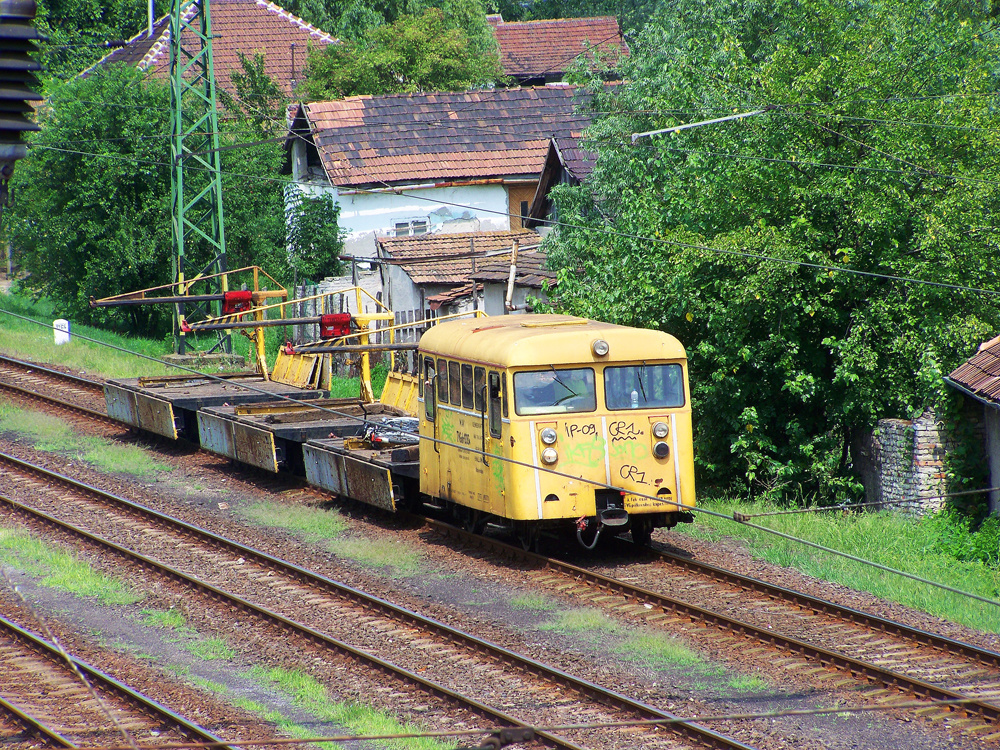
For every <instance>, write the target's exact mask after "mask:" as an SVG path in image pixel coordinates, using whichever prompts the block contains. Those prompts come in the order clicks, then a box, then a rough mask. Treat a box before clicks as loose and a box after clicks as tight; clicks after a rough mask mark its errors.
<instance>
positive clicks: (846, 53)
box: [551, 0, 1000, 496]
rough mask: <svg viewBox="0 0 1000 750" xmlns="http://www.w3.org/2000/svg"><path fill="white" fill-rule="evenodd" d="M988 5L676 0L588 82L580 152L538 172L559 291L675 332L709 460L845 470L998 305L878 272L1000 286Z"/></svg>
mask: <svg viewBox="0 0 1000 750" xmlns="http://www.w3.org/2000/svg"><path fill="white" fill-rule="evenodd" d="M988 21H989V19H988V18H987V17H986V15H985V14H984V13H982V12H980V11H979V10H977V9H976V8H974V7H972V6H950V7H949V8H948V9H943V8H938V7H936V6H928V5H927V4H926V3H922V2H917V0H877V1H876V2H874V3H869V4H865V5H862V6H850V8H848V7H846V6H844V5H843V4H841V3H837V2H835V1H833V0H805V1H804V2H792V1H791V0H780V1H779V2H777V3H776V4H774V5H772V6H767V8H764V7H763V6H760V5H759V4H757V3H755V2H751V1H749V0H747V1H746V2H744V1H743V0H734V1H733V2H729V3H727V4H724V5H723V4H714V3H713V4H705V3H701V2H699V1H698V0H681V1H680V2H678V3H676V4H675V5H673V6H671V8H670V9H667V10H665V11H664V14H663V15H662V16H660V17H658V18H657V19H655V20H654V22H652V23H650V24H649V25H648V26H647V27H646V29H645V30H644V32H643V34H642V35H641V36H640V37H639V38H638V39H637V41H636V43H635V44H633V45H632V55H631V57H630V58H629V59H628V60H626V61H624V63H623V66H624V78H625V80H626V81H627V83H626V84H624V85H621V86H616V87H611V88H605V87H603V86H600V85H595V94H596V97H595V106H596V107H597V108H598V109H599V110H601V111H603V113H604V114H603V116H601V117H597V118H595V126H594V127H593V128H592V130H591V136H592V137H593V139H594V146H595V148H596V149H597V150H598V152H599V158H598V161H597V165H596V168H595V171H594V173H593V175H592V178H591V180H590V183H589V185H588V186H587V187H586V188H577V189H566V188H563V189H560V190H559V191H557V196H556V204H557V209H558V212H559V213H558V215H559V218H560V219H561V220H562V221H564V222H566V223H567V224H569V225H575V226H564V227H561V228H560V229H559V230H558V231H557V233H555V235H554V236H553V241H552V244H551V257H552V259H553V262H554V263H555V264H556V265H559V266H561V270H560V272H559V284H558V287H557V290H556V291H557V296H558V300H559V306H560V307H561V308H562V309H565V310H568V311H572V312H577V313H580V314H584V315H589V316H593V317H600V318H603V319H608V320H611V321H614V322H619V323H625V324H629V325H639V326H650V327H659V328H663V329H665V330H668V331H670V332H672V333H674V334H675V335H677V336H678V337H679V338H680V339H681V341H682V342H684V343H685V344H686V346H687V347H688V353H689V356H690V359H691V382H692V404H693V406H694V408H695V411H696V417H695V419H696V429H697V455H698V457H699V462H700V471H701V477H702V480H703V481H708V482H711V483H713V484H716V485H721V486H723V487H726V486H734V487H736V488H739V489H741V490H743V491H748V492H751V493H760V492H771V493H774V494H777V495H785V496H788V495H794V494H798V493H809V494H811V493H817V492H818V493H820V494H821V495H822V496H845V495H850V494H852V493H854V492H856V491H857V484H856V482H855V480H854V479H853V478H852V476H851V471H850V461H851V450H850V449H851V444H852V442H853V438H854V437H855V436H856V435H857V434H858V433H859V432H860V431H862V430H865V429H868V428H871V427H872V426H873V425H874V423H875V421H876V420H877V419H879V418H882V417H904V418H905V417H909V416H912V415H913V413H914V412H916V411H920V410H921V409H922V408H923V407H924V406H926V405H929V404H932V403H934V402H935V401H938V400H940V399H941V398H943V391H944V385H943V383H942V380H941V376H942V374H943V373H947V372H948V371H949V369H950V368H951V367H953V366H955V365H956V364H957V363H958V362H960V361H961V360H962V359H964V358H965V357H967V356H968V355H969V353H970V352H971V351H973V350H974V345H975V344H976V343H978V342H979V341H981V340H983V339H984V338H987V337H989V336H990V335H993V334H994V333H995V332H996V330H997V328H1000V307H998V305H997V304H996V303H997V298H996V297H995V296H991V295H989V294H983V293H979V292H970V291H963V290H960V289H954V288H942V287H935V286H930V285H921V284H913V283H907V282H905V281H900V280H896V279H893V278H887V277H889V276H898V277H910V278H915V279H922V280H927V281H931V282H939V283H944V284H952V285H956V286H960V287H974V288H979V289H987V290H997V291H1000V277H998V274H1000V266H998V264H997V263H996V257H997V250H998V246H1000V229H998V227H997V224H996V221H995V219H994V218H993V217H995V215H996V211H997V209H998V207H1000V189H998V188H1000V176H998V175H997V168H996V166H995V165H994V163H993V161H994V160H993V156H992V155H993V154H995V153H996V151H997V147H998V145H1000V144H998V139H1000V131H998V130H997V129H996V125H997V115H996V114H995V113H994V111H993V108H992V102H993V98H992V97H993V95H994V92H995V91H996V84H997V80H996V72H995V66H994V65H993V62H992V60H993V59H995V52H996V48H997V42H996V41H995V40H993V38H992V37H991V36H989V35H988V34H986V33H984V32H986V31H987V30H988V29H989V27H988V25H987V24H988ZM765 107H773V109H770V110H769V111H767V112H766V113H765V114H762V115H757V116H755V117H752V118H748V119H744V120H738V121H733V122H729V123H720V124H716V125H710V126H705V127H699V128H693V129H690V130H686V131H681V132H678V133H676V134H672V135H669V134H668V135H663V136H655V137H653V138H642V139H639V140H638V141H637V142H636V143H635V144H633V143H632V141H631V139H630V137H629V134H630V133H633V132H640V131H647V130H653V129H656V128H666V127H669V126H671V125H678V124H682V123H684V122H693V121H698V120H705V119H709V118H714V117H720V116H723V115H726V114H732V113H734V112H747V111H753V110H759V109H762V108H765ZM643 238H649V239H643ZM769 258H770V260H769ZM804 264H805V265H804ZM830 268H833V269H843V270H844V271H846V270H853V271H858V272H862V273H864V274H868V275H857V274H849V273H842V272H839V271H836V270H828V269H830ZM581 269H582V271H583V272H582V273H581V272H580V271H581Z"/></svg>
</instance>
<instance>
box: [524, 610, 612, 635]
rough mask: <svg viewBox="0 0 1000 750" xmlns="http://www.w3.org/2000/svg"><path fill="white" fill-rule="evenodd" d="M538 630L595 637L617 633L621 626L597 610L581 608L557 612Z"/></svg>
mask: <svg viewBox="0 0 1000 750" xmlns="http://www.w3.org/2000/svg"><path fill="white" fill-rule="evenodd" d="M538 628H539V630H549V631H554V632H557V633H563V634H564V635H569V634H571V633H582V634H589V635H597V634H600V633H617V632H618V631H619V630H620V629H621V626H620V625H618V623H616V622H615V621H614V620H612V619H611V618H609V617H608V616H607V615H605V614H604V613H603V612H601V611H600V610H599V609H591V608H581V609H566V610H563V611H561V612H558V613H557V614H556V616H555V619H553V620H550V621H548V622H543V623H541V624H540V625H539V626H538Z"/></svg>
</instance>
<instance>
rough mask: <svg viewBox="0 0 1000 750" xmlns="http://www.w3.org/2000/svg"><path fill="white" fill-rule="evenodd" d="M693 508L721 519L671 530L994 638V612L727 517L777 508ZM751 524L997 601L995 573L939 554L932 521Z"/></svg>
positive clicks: (822, 517)
mask: <svg viewBox="0 0 1000 750" xmlns="http://www.w3.org/2000/svg"><path fill="white" fill-rule="evenodd" d="M701 505H702V507H704V508H708V509H709V510H713V511H716V512H719V513H723V514H725V515H726V516H729V518H718V517H714V516H707V515H704V514H700V515H698V516H697V518H696V519H695V523H693V524H680V525H678V526H677V527H676V531H678V532H680V533H683V534H690V535H692V536H695V537H698V538H702V539H708V540H718V539H722V538H723V537H733V538H735V539H738V540H740V541H741V542H743V543H744V544H745V545H746V547H747V548H748V549H749V551H750V552H751V553H752V554H753V555H754V556H755V557H758V558H760V559H763V560H767V561H768V562H771V563H774V564H776V565H781V566H784V567H791V568H795V569H797V570H800V571H802V572H803V573H806V574H808V575H811V576H816V577H817V578H822V579H825V580H828V581H835V582H837V583H841V584H843V585H845V586H848V587H850V588H853V589H857V590H859V591H867V592H870V593H872V594H874V595H875V596H879V597H883V598H886V599H891V600H893V601H897V602H899V603H901V604H905V605H907V606H910V607H913V608H915V609H919V610H922V611H924V612H929V613H931V614H933V615H937V616H939V617H943V618H946V619H948V620H952V621H954V622H959V623H962V624H964V625H968V626H970V627H974V628H979V629H980V630H985V631H988V632H994V633H996V632H1000V607H996V606H994V605H991V604H986V603H984V602H978V601H976V600H974V599H970V598H969V597H966V596H962V595H960V594H953V593H951V592H948V591H944V590H943V589H940V588H937V587H934V586H930V585H927V584H923V583H919V582H917V581H912V580H909V579H907V578H903V577H902V576H898V575H895V574H892V573H886V572H882V571H879V570H876V569H875V568H872V567H871V566H868V565H863V564H861V563H856V562H853V561H850V560H847V559H845V558H842V557H839V556H837V555H832V554H830V553H826V552H821V551H819V550H814V549H810V548H809V547H805V546H804V545H802V544H799V543H796V542H792V541H788V540H784V539H781V538H779V537H776V536H774V535H773V534H768V533H766V532H764V531H759V530H757V529H752V528H750V527H748V526H746V525H744V524H739V523H736V522H734V521H733V520H732V518H731V516H732V513H733V511H734V510H739V511H740V512H743V513H762V512H768V511H773V510H776V509H777V508H774V507H772V506H770V505H765V504H761V503H758V504H748V503H745V502H738V501H733V500H728V499H727V500H708V501H705V500H703V501H702V503H701ZM755 523H758V525H761V526H767V527H769V528H772V529H775V530H777V531H781V532H783V533H786V534H791V535H792V536H795V537H799V538H802V539H806V540H808V541H811V542H814V543H816V544H821V545H823V546H825V547H831V548H833V549H836V550H839V551H841V552H846V553H848V554H850V555H854V556H856V557H860V558H863V559H865V560H870V561H872V562H876V563H879V564H881V565H886V566H888V567H891V568H896V569H898V570H902V571H905V572H907V573H910V574H912V575H916V576H920V577H922V578H927V579H929V580H932V581H937V582H940V583H943V584H946V585H948V586H952V587H954V588H957V589H960V590H963V591H968V592H970V593H974V594H978V595H979V596H984V597H988V598H993V599H996V598H998V596H1000V570H997V569H995V568H992V567H990V566H989V565H987V564H985V563H982V562H977V561H963V560H957V559H956V558H955V557H954V556H952V555H949V554H947V553H946V552H943V551H942V550H941V549H940V546H941V545H940V539H939V537H938V529H937V527H936V525H935V523H934V519H933V518H925V519H923V520H920V519H915V518H909V517H906V516H903V515H901V514H897V513H891V512H887V511H886V512H879V513H859V514H847V515H845V514H840V513H838V514H829V513H828V514H819V513H799V514H794V515H786V516H772V517H769V518H762V519H760V520H759V521H756V522H755Z"/></svg>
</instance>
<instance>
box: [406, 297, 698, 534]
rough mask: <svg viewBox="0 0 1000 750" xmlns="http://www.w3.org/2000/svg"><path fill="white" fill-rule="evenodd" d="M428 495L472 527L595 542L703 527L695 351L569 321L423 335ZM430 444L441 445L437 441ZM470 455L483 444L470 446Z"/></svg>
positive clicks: (648, 334)
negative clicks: (697, 483) (695, 431)
mask: <svg viewBox="0 0 1000 750" xmlns="http://www.w3.org/2000/svg"><path fill="white" fill-rule="evenodd" d="M419 359H420V383H421V386H422V387H421V392H420V395H419V402H420V434H421V436H422V437H423V438H425V439H422V440H421V441H420V491H421V493H423V494H425V495H429V496H432V497H434V498H437V499H438V500H439V501H441V502H443V503H445V504H448V505H451V506H453V510H454V511H455V512H456V513H457V514H458V515H459V516H460V517H461V518H463V519H464V521H465V522H466V525H467V526H468V527H469V528H480V527H481V526H482V525H484V524H485V523H486V522H488V521H491V520H493V521H495V520H497V519H505V520H506V521H508V522H513V524H514V527H515V530H516V531H517V534H518V536H519V537H520V538H521V540H522V542H523V543H524V544H525V545H526V546H534V544H535V543H536V542H537V538H538V533H539V532H540V530H541V529H543V528H549V529H553V530H556V529H562V530H569V531H574V530H575V533H576V535H577V538H578V539H579V541H580V543H581V544H583V545H584V546H586V547H593V546H594V545H595V544H596V543H597V540H598V538H599V537H600V535H601V533H602V531H603V530H604V529H606V528H609V529H611V532H612V533H617V532H622V531H626V530H630V531H631V532H632V535H633V539H635V541H637V542H640V543H647V542H648V541H649V537H650V534H651V533H652V531H653V529H654V528H657V527H671V526H673V525H675V524H676V523H678V522H680V521H683V522H689V521H691V520H692V514H691V512H690V509H691V508H693V507H694V504H695V487H694V458H693V454H692V433H691V406H690V394H689V390H688V379H687V357H686V355H685V353H684V348H683V347H682V346H681V344H680V342H679V341H677V339H675V338H674V337H673V336H670V335H669V334H666V333H663V332H660V331H649V330H642V329H636V328H628V327H624V326H616V325H611V324H609V323H600V322H597V321H592V320H585V319H581V318H575V317H571V316H565V315H511V316H504V317H502V318H486V319H471V320H460V321H454V322H448V323H441V324H439V325H437V326H434V327H433V328H431V329H430V330H428V331H427V332H426V333H425V334H424V335H423V337H422V338H421V340H420V354H419ZM426 438H430V439H426ZM469 449H472V450H469Z"/></svg>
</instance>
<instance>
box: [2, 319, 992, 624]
mask: <svg viewBox="0 0 1000 750" xmlns="http://www.w3.org/2000/svg"><path fill="white" fill-rule="evenodd" d="M0 312H3V313H4V314H6V315H9V316H11V317H13V318H17V319H19V320H23V321H26V322H28V323H32V324H34V325H38V326H42V327H44V328H46V330H48V329H49V328H50V324H49V323H43V322H41V321H38V320H35V319H34V318H31V317H28V316H24V315H19V314H17V313H15V312H12V311H10V310H4V309H2V308H0ZM73 335H74V336H76V337H77V338H79V339H82V340H83V341H89V342H91V343H94V344H97V345H98V346H104V347H107V348H109V349H114V350H116V351H120V352H123V353H125V354H130V355H132V356H135V357H139V358H140V359H144V360H147V361H150V362H156V363H158V364H160V365H164V366H166V367H173V368H175V369H178V370H181V371H183V372H187V373H190V374H194V375H197V376H198V377H199V378H200V379H204V380H213V381H216V382H220V383H225V384H227V385H228V386H229V387H236V388H242V389H244V390H246V391H250V392H251V393H257V394H260V395H262V396H265V397H266V398H268V399H270V400H272V401H273V400H275V399H276V398H277V399H278V400H280V401H287V402H289V403H294V404H299V405H303V406H307V407H310V408H312V409H316V410H317V411H321V412H323V413H326V414H331V415H333V416H336V417H340V418H342V419H347V420H349V421H352V422H357V423H358V424H361V425H363V426H365V427H368V426H373V425H376V423H374V422H371V421H370V420H369V419H368V417H366V416H360V417H359V416H358V415H356V414H349V413H347V412H342V411H339V410H337V409H332V408H330V407H327V406H321V405H319V404H318V403H316V402H315V401H304V400H302V399H298V398H295V397H293V396H287V395H285V394H281V393H274V392H272V391H266V390H264V389H263V388H258V387H256V386H253V385H249V384H247V383H233V382H232V381H229V380H225V379H224V378H220V377H219V376H218V375H213V374H211V373H204V372H200V371H199V370H196V369H194V368H192V367H186V366H184V365H181V364H178V363H175V362H168V361H166V360H162V359H159V358H157V357H152V356H150V355H148V354H142V353H141V352H136V351H132V350H131V349H126V348H124V347H121V346H118V345H116V344H111V343H108V342H105V341H98V340H97V339H94V338H91V337H89V336H85V335H83V334H79V333H75V334H73ZM376 426H377V425H376ZM416 437H417V439H418V440H424V441H427V442H430V443H432V444H434V445H440V446H445V447H448V448H454V449H456V450H460V451H465V452H467V453H471V454H473V455H475V456H477V457H479V458H483V459H486V460H490V459H494V460H497V461H500V462H502V463H506V464H510V465H511V466H518V467H521V468H526V469H531V470H533V471H540V472H544V473H546V474H549V475H550V476H554V477H559V478H561V479H570V480H572V481H574V482H579V481H581V479H580V477H579V476H574V475H573V474H568V473H566V472H563V471H559V470H558V469H553V468H551V467H545V466H538V465H536V464H534V463H528V462H526V461H521V460H519V459H516V458H512V457H510V456H503V455H497V454H494V453H487V452H486V451H484V450H479V449H478V448H473V447H471V446H468V445H461V444H459V443H456V442H451V441H448V440H444V439H442V438H439V437H436V436H430V435H417V436H416ZM583 481H586V483H587V484H588V485H593V486H594V487H596V488H599V489H608V490H614V491H619V489H620V488H616V487H615V486H614V485H612V484H610V483H607V482H601V481H599V480H593V479H587V480H583ZM632 494H634V495H635V496H636V497H638V498H642V499H644V500H650V501H652V502H654V503H658V504H659V505H661V506H664V505H667V506H672V507H674V508H678V507H680V505H679V504H680V498H677V501H676V502H674V501H665V500H664V499H663V498H662V497H658V496H655V495H647V494H643V493H641V492H635V493H632ZM683 507H684V508H685V510H690V511H692V512H695V513H701V514H703V515H707V516H712V517H715V518H723V519H726V520H727V521H734V522H737V523H741V524H742V525H744V526H747V527H748V528H752V529H756V530H758V531H762V532H764V533H766V534H772V535H774V536H777V537H780V538H782V539H786V540H788V541H792V542H796V543H798V544H802V545H805V546H807V547H811V548H813V549H817V550H820V551H822V552H826V553H828V554H832V555H836V556H837V557H843V558H845V559H848V560H851V561H852V562H856V563H859V564H862V565H867V566H869V567H872V568H875V569H876V570H880V571H882V572H885V573H891V574H895V575H898V576H901V577H903V578H908V579H910V580H913V581H916V582H918V583H923V584H926V585H928V586H932V587H935V588H938V589H942V590H944V591H949V592H951V593H954V594H958V595H961V596H965V597H968V598H970V599H975V600H977V601H981V602H984V603H986V604H990V605H993V606H995V607H1000V601H997V600H995V599H990V598H987V597H984V596H980V595H979V594H973V593H971V592H969V591H963V590H961V589H958V588H955V587H953V586H949V585H947V584H944V583H939V582H937V581H932V580H930V579H928V578H921V577H920V576H916V575H913V574H912V573H907V572H905V571H902V570H897V569H895V568H891V567H889V566H887V565H882V564H881V563H876V562H873V561H871V560H865V559H864V558H862V557H857V556H855V555H851V554H849V553H847V552H842V551H840V550H838V549H834V548H832V547H824V546H823V545H821V544H816V543H815V542H810V541H808V540H806V539H800V538H799V537H795V536H792V535H791V534H785V533H784V532H781V531H776V530H775V529H770V528H768V527H766V526H758V525H757V524H752V523H748V522H746V521H738V519H736V518H734V517H733V516H729V515H726V514H725V513H719V512H717V511H714V510H708V509H707V508H700V507H697V506H693V507H688V506H683Z"/></svg>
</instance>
